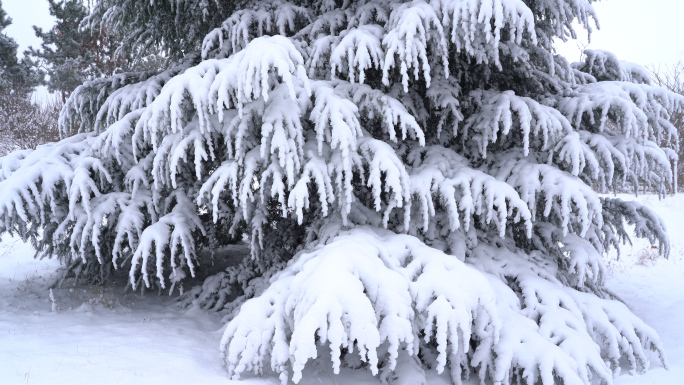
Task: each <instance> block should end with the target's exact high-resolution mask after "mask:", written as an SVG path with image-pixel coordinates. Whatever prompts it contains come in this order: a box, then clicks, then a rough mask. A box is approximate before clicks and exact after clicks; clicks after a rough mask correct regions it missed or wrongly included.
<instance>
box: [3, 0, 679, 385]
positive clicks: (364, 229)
mask: <svg viewBox="0 0 684 385" xmlns="http://www.w3.org/2000/svg"><path fill="white" fill-rule="evenodd" d="M119 3H121V4H119ZM138 3H140V4H142V3H144V4H148V3H147V2H137V3H136V2H123V1H118V0H107V1H103V2H101V3H99V5H97V6H96V7H97V8H96V10H95V12H94V16H92V17H91V20H90V22H91V23H93V24H94V25H95V24H98V23H102V25H105V26H108V27H109V28H111V29H112V30H116V29H117V28H119V29H120V31H132V30H136V31H137V29H136V28H138V29H140V31H142V32H140V34H139V35H135V39H138V40H135V41H139V44H143V43H145V44H147V43H149V42H151V43H154V44H156V43H158V44H160V45H161V46H162V47H161V48H162V49H167V50H168V51H169V52H172V53H174V54H179V53H182V52H184V54H185V58H184V59H183V60H178V62H177V64H176V65H175V66H171V67H169V68H168V69H167V70H165V71H163V72H161V73H158V74H155V73H136V74H121V75H116V76H115V77H113V78H112V79H106V80H98V81H93V82H89V83H86V84H84V85H83V86H81V87H80V88H79V89H77V90H76V91H74V93H73V94H72V96H71V97H70V99H69V100H68V101H67V103H66V105H65V107H64V110H63V115H62V117H61V125H62V127H61V129H62V132H63V133H67V132H71V130H73V129H78V130H79V131H80V133H79V134H78V135H76V136H72V137H69V138H66V139H64V140H62V141H61V142H58V143H54V144H50V145H45V146H41V147H39V148H38V149H36V150H35V151H24V152H16V153H12V154H10V155H8V156H6V157H4V158H1V159H0V167H1V171H2V172H1V173H0V230H2V231H10V232H18V233H19V234H21V235H23V236H24V237H25V238H26V239H30V240H31V241H33V242H34V244H35V245H36V247H37V249H38V250H39V252H40V253H41V254H42V255H44V256H55V257H57V258H59V259H60V260H61V261H62V262H63V264H64V266H65V269H64V272H65V274H64V278H65V279H68V278H72V277H73V278H75V279H79V278H84V279H87V280H91V281H103V280H106V279H107V277H108V276H109V275H110V274H111V273H112V271H113V269H126V270H127V271H128V272H129V274H130V284H131V285H132V286H133V287H134V288H135V287H156V288H159V289H161V288H165V289H168V290H169V291H170V292H173V291H174V290H175V288H178V287H180V285H181V284H182V283H183V282H184V281H185V279H186V278H187V277H188V276H192V275H195V274H196V272H197V271H198V269H201V268H202V265H201V264H200V260H199V259H198V252H199V251H200V250H201V249H203V248H214V247H217V245H220V244H221V243H222V242H227V241H226V240H227V239H228V238H231V235H232V237H234V236H235V234H241V233H243V232H244V234H246V236H247V237H248V238H249V241H250V245H251V255H250V257H249V258H247V259H246V260H244V261H243V262H242V263H240V264H238V265H235V266H231V267H229V268H228V269H227V270H226V271H225V272H222V273H220V274H218V275H215V276H212V277H210V278H208V279H207V280H206V281H205V282H204V284H203V285H201V286H198V287H196V288H195V289H191V290H189V291H185V293H184V296H183V299H184V302H185V303H188V304H190V303H192V304H194V305H195V306H201V307H203V308H207V309H214V310H217V311H222V312H225V313H226V314H227V315H228V318H229V322H228V326H227V329H226V331H225V334H224V337H223V339H222V341H221V344H220V346H221V351H222V361H223V363H224V364H225V366H226V368H227V369H228V372H229V375H230V376H231V377H234V378H237V377H239V376H240V375H241V374H242V373H245V372H252V373H257V374H262V373H270V372H275V373H276V374H278V375H279V376H280V378H281V380H282V382H283V383H287V382H288V381H289V380H290V379H291V380H293V381H295V382H297V381H298V380H299V379H300V378H301V377H302V375H303V373H302V370H303V368H304V366H305V365H306V363H307V362H308V361H309V360H311V359H315V358H316V357H318V356H319V353H321V352H322V351H324V350H327V353H325V354H322V353H321V356H328V355H329V357H330V360H331V361H332V362H331V363H330V364H331V366H332V367H333V369H334V370H335V371H338V370H339V368H340V367H341V366H343V365H348V366H353V367H365V368H367V369H368V370H369V371H370V372H372V373H373V374H376V373H377V374H378V375H379V376H380V378H381V380H382V381H385V382H389V383H393V382H397V381H398V383H401V382H402V381H408V380H407V379H409V378H410V379H411V380H410V381H411V382H412V383H424V382H425V381H424V380H425V369H426V368H434V369H436V370H437V371H439V372H441V371H443V370H445V369H448V371H449V373H450V375H451V378H452V380H453V382H454V383H460V382H461V380H462V379H463V378H466V377H468V376H469V375H470V374H471V373H475V374H476V375H477V376H478V377H480V378H481V379H482V380H483V381H487V380H491V381H492V383H494V384H509V383H511V382H514V381H515V380H516V379H517V380H519V381H521V382H523V383H527V384H536V383H538V382H539V381H541V383H543V384H546V385H550V384H553V383H556V382H560V383H565V384H589V383H590V381H591V380H592V378H598V379H600V380H602V381H603V382H606V383H610V382H611V381H612V378H613V376H614V375H615V374H616V373H617V372H619V369H620V364H621V362H625V363H627V365H628V366H629V368H630V371H633V372H641V371H644V370H646V369H647V368H648V367H649V364H650V359H649V357H650V356H649V354H648V353H647V351H648V350H651V351H654V352H656V353H657V355H658V356H659V357H660V360H661V362H662V364H663V365H666V361H665V357H664V354H663V351H662V348H661V345H660V342H659V340H658V336H657V334H656V333H655V332H654V331H653V330H652V329H651V328H650V327H648V326H647V325H645V324H644V323H643V322H642V321H641V320H639V318H637V317H636V316H635V315H634V314H632V313H631V312H630V311H629V309H627V307H626V306H625V305H623V304H622V303H621V302H619V301H618V300H616V299H615V298H614V296H613V295H612V294H611V292H610V291H609V290H607V289H606V287H605V276H606V267H605V264H604V262H603V259H602V254H603V253H605V252H607V251H608V250H609V249H610V248H611V247H617V246H618V245H619V243H620V242H621V241H625V240H627V239H628V234H627V232H626V226H627V225H633V226H634V228H635V229H636V234H635V235H636V236H638V237H645V238H647V239H649V240H650V241H651V242H652V243H654V244H658V247H659V250H660V251H661V252H664V253H665V255H666V254H667V252H668V251H669V243H668V239H667V234H666V230H665V227H664V225H663V223H662V221H661V220H660V219H659V218H658V217H657V216H655V215H654V214H653V213H652V212H651V211H650V210H649V209H648V208H646V207H644V206H641V205H639V204H638V203H633V202H624V201H621V200H619V199H611V198H600V197H599V196H598V195H597V192H610V191H614V190H615V189H616V188H619V187H620V186H622V185H623V184H624V183H630V184H632V185H633V186H634V188H635V189H636V188H638V187H639V186H649V187H650V188H652V189H655V190H656V191H657V192H658V193H659V194H664V193H665V191H666V188H667V187H668V186H670V185H672V182H673V181H672V173H671V171H670V161H671V159H673V157H676V156H675V155H674V154H675V150H676V149H677V141H678V138H677V134H676V130H675V129H674V127H673V126H672V124H671V123H670V122H669V118H670V116H671V114H673V113H674V112H676V111H680V110H681V108H682V105H683V103H684V98H682V97H680V96H677V95H675V94H672V93H670V92H667V91H665V90H663V89H660V88H656V87H653V86H651V85H649V84H648V83H649V82H648V81H647V80H648V79H646V78H644V77H643V76H642V75H643V71H641V70H639V68H637V67H636V66H632V65H629V66H628V65H626V64H624V63H622V62H620V61H617V60H616V59H615V58H614V56H613V55H611V54H608V53H605V52H593V53H588V54H587V61H586V62H585V63H583V64H575V65H571V64H570V63H568V62H567V61H566V60H565V59H564V58H563V57H560V56H557V55H555V54H554V48H553V38H554V37H559V38H561V39H567V38H569V37H572V36H574V33H575V32H574V30H573V27H572V24H571V23H572V22H573V21H579V23H580V24H581V25H583V26H584V27H585V28H588V29H589V28H590V25H589V22H590V20H591V19H595V18H596V16H595V14H594V11H593V9H592V7H591V5H590V1H588V0H560V1H523V0H493V1H484V0H482V1H481V0H473V1H460V0H413V1H399V0H370V1H361V0H358V1H355V0H349V1H343V2H336V1H318V2H308V1H292V2H287V1H280V0H278V1H258V0H253V1H244V2H239V6H238V7H237V8H238V9H237V10H235V12H234V13H232V14H231V15H230V16H229V17H228V18H227V19H225V21H223V23H222V24H220V25H215V26H214V27H215V29H213V30H211V31H210V32H208V34H207V35H206V37H205V39H204V41H203V43H202V45H201V47H200V46H199V45H197V46H196V47H195V48H196V49H197V52H196V53H192V52H190V51H188V49H189V48H188V47H189V46H188V44H190V43H189V42H191V41H192V38H193V36H195V35H190V36H189V40H186V41H183V42H179V43H178V44H181V45H183V46H182V47H180V48H179V46H175V47H174V46H169V45H173V44H174V39H173V38H169V39H162V40H159V39H158V35H159V34H163V33H164V32H163V31H165V30H166V29H165V28H172V27H173V26H170V25H169V24H168V23H167V21H168V20H166V21H164V20H162V21H159V24H151V25H150V31H151V32H150V35H149V41H148V40H145V36H147V35H145V33H144V31H143V30H142V29H144V28H145V27H146V26H147V25H148V24H146V23H147V22H148V21H149V20H148V19H146V18H145V16H144V15H142V16H139V15H135V14H132V13H131V12H133V11H134V10H138V8H135V6H134V5H135V4H138ZM177 3H178V4H179V5H178V7H177V8H173V7H172V8H171V9H170V10H169V9H168V8H163V7H168V4H167V2H150V3H149V5H144V6H143V5H140V4H138V5H139V6H140V7H142V8H140V9H139V10H149V9H154V8H155V7H162V8H163V9H161V10H160V12H162V13H163V12H166V13H169V12H170V13H172V14H173V13H174V12H175V15H176V19H177V22H178V23H187V24H189V25H183V27H182V28H179V30H183V31H186V30H192V31H193V33H197V31H200V30H202V28H205V27H206V25H205V24H206V23H207V21H208V20H209V21H211V20H213V18H215V16H216V15H215V14H213V13H211V12H210V11H211V9H210V8H211V7H214V6H215V5H214V2H205V1H202V0H186V1H184V2H177ZM203 4H204V5H206V7H205V8H204V9H205V11H206V12H205V14H206V15H207V17H206V18H202V17H201V16H200V14H202V13H201V12H200V13H199V14H198V13H196V12H195V13H192V12H190V11H189V10H195V11H196V10H197V9H198V7H199V8H200V9H202V6H203ZM207 4H210V5H207ZM217 4H218V3H217ZM236 4H237V3H236ZM118 5H120V6H118ZM98 15H100V16H98ZM138 16H139V17H138ZM98 17H100V19H98ZM199 19H201V21H199ZM98 20H99V21H98ZM141 20H142V21H141ZM192 23H196V28H194V29H193V28H190V27H192V25H193V24H192ZM129 24H130V25H129ZM177 33H178V31H175V32H174V33H170V35H169V36H171V37H173V36H176V35H174V34H177ZM129 43H131V42H130V41H129ZM142 48H144V47H142ZM142 48H141V49H142ZM226 234H228V236H227V235H226Z"/></svg>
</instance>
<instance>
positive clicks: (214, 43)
mask: <svg viewBox="0 0 684 385" xmlns="http://www.w3.org/2000/svg"><path fill="white" fill-rule="evenodd" d="M310 14H311V11H310V10H309V9H308V8H304V7H301V6H297V5H295V4H293V3H290V2H287V1H281V0H275V1H268V2H259V3H257V5H255V6H254V7H253V8H251V9H241V10H239V11H237V12H235V13H234V14H233V15H231V16H230V17H229V18H228V19H226V20H225V21H224V22H223V24H222V25H221V27H219V28H215V29H214V30H212V31H211V32H209V34H207V36H206V37H205V38H204V41H203V42H202V58H204V59H206V58H209V57H212V58H224V57H228V56H230V54H233V53H237V52H239V51H240V50H242V49H243V48H245V47H246V46H247V45H248V44H249V42H250V41H252V40H253V39H255V38H257V37H261V36H264V35H271V34H278V35H282V36H288V35H292V34H293V33H294V32H297V30H296V22H297V19H298V18H302V19H304V20H306V21H310Z"/></svg>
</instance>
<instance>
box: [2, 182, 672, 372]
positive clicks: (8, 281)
mask: <svg viewBox="0 0 684 385" xmlns="http://www.w3.org/2000/svg"><path fill="white" fill-rule="evenodd" d="M622 198H623V199H634V198H633V197H631V196H622ZM638 200H639V201H641V202H644V203H647V204H649V205H650V206H651V207H653V208H654V209H655V211H656V212H657V213H658V214H659V215H661V217H662V218H663V219H664V220H665V223H666V224H667V226H668V230H669V233H670V237H671V242H672V252H671V255H670V259H669V260H664V259H662V258H661V257H659V256H658V255H657V253H656V250H653V249H652V248H651V247H650V245H648V244H647V243H646V242H645V241H641V240H637V241H635V243H634V245H632V246H630V245H626V246H624V247H623V249H622V255H621V256H620V258H619V259H618V258H617V255H616V254H611V255H610V256H608V258H607V264H608V267H609V270H610V272H611V276H610V280H609V283H608V286H609V287H610V288H611V289H612V290H613V291H615V292H616V293H617V294H618V295H619V296H621V297H622V298H623V299H624V300H625V302H626V303H627V304H628V305H629V306H630V307H631V308H632V310H633V311H634V312H635V313H636V314H637V315H639V316H640V317H642V319H644V320H645V321H646V322H647V323H648V324H649V325H651V326H652V327H654V328H655V329H656V330H657V331H658V333H659V334H660V337H661V339H662V341H663V344H664V346H665V349H666V352H667V354H668V359H669V363H670V369H669V370H665V369H663V368H661V367H660V366H659V365H658V364H654V367H652V368H651V370H649V371H648V372H647V373H646V374H644V375H640V376H634V377H631V376H630V375H629V374H627V373H622V374H621V375H620V376H618V378H617V379H616V381H615V384H616V385H633V384H645V385H651V384H657V385H675V384H676V385H680V384H683V383H684V194H683V195H678V196H676V197H668V198H666V199H664V200H662V201H659V200H658V199H657V197H653V196H645V197H640V198H638ZM32 255H33V252H32V249H31V247H30V246H29V245H25V244H23V243H22V242H21V241H17V240H16V239H13V238H10V237H8V236H4V237H2V240H1V241H0V384H8V385H14V384H69V385H77V384H88V385H92V384H101V385H108V384H145V385H147V384H164V385H175V384H184V385H185V384H207V385H211V384H240V385H246V384H247V383H249V385H254V384H274V385H275V384H278V383H279V382H278V381H277V379H276V378H265V379H248V380H245V381H235V382H234V381H229V380H228V379H227V375H226V372H225V371H224V370H223V369H222V367H221V365H220V362H219V351H218V345H219V341H220V338H221V335H222V331H223V326H224V325H223V323H221V320H220V317H218V316H217V315H215V314H212V313H206V312H204V311H199V310H197V309H190V310H186V309H180V308H178V307H177V306H176V304H175V302H174V300H173V298H170V297H168V296H166V295H161V296H158V295H157V294H156V293H147V294H145V295H140V294H139V293H128V294H123V293H122V290H121V289H122V287H123V286H122V283H121V282H118V283H114V284H112V285H110V286H106V287H103V288H102V287H98V288H92V287H90V288H89V287H85V286H83V287H77V288H69V287H65V288H61V289H55V290H54V291H53V298H54V300H55V301H54V303H53V302H52V301H51V300H50V293H49V291H48V290H47V288H46V285H47V283H48V282H50V281H51V280H52V279H53V275H54V271H55V269H56V268H57V263H56V262H55V261H49V260H48V261H45V260H43V261H36V260H34V259H33V258H32ZM122 279H123V278H122ZM53 307H54V308H55V309H56V310H57V311H54V312H53V311H52V310H53ZM654 362H657V360H654ZM428 378H429V382H430V385H441V384H447V383H448V381H447V380H446V379H445V377H442V376H437V375H436V374H433V375H429V377H428ZM352 383H356V384H359V383H361V384H363V383H366V384H378V383H379V381H378V380H377V379H376V378H373V377H371V376H370V374H368V373H366V372H365V371H352V370H349V369H346V370H345V369H343V370H342V372H341V373H340V375H337V376H334V375H332V370H331V369H330V368H327V367H317V366H316V364H312V365H310V366H309V367H308V368H307V370H306V371H305V377H304V379H303V380H302V381H301V382H300V384H304V385H312V384H339V385H345V384H352Z"/></svg>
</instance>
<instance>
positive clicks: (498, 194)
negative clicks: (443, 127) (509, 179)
mask: <svg viewBox="0 0 684 385" xmlns="http://www.w3.org/2000/svg"><path fill="white" fill-rule="evenodd" d="M408 158H409V163H410V164H411V165H412V166H413V169H412V171H411V193H412V194H414V195H415V196H417V198H418V199H419V201H420V208H421V212H422V213H423V229H424V230H427V228H428V221H429V218H430V217H431V216H434V215H435V201H438V202H441V204H442V205H443V206H445V208H446V211H447V213H448V218H449V225H450V227H449V229H450V230H451V231H455V230H457V229H458V228H459V227H460V226H461V220H463V221H464V225H465V230H466V231H467V230H468V229H469V228H470V225H471V218H472V217H473V216H474V215H477V216H480V217H481V218H482V220H483V222H484V223H486V224H489V223H490V222H493V223H494V224H495V226H496V228H497V229H498V232H499V236H501V237H503V236H504V235H505V232H506V225H507V222H508V220H509V216H511V217H512V218H510V219H511V220H513V221H515V222H518V221H521V220H522V221H524V222H525V226H526V228H527V233H528V236H529V234H531V231H532V223H531V219H532V215H531V213H530V210H529V208H528V206H527V202H525V201H523V200H522V199H520V196H519V195H518V193H517V192H516V191H515V190H514V189H513V187H512V186H511V185H509V184H507V183H506V182H502V181H500V180H497V179H495V178H494V177H492V176H490V175H489V174H486V173H484V172H482V171H480V170H476V169H473V168H471V167H470V166H469V164H468V161H467V160H466V159H465V158H463V157H462V156H460V155H459V154H457V153H456V152H454V151H452V150H449V149H447V148H444V147H441V146H429V147H426V148H424V149H415V150H414V151H413V152H412V153H411V154H409V157H408ZM437 198H439V199H437ZM514 210H515V216H513V212H514Z"/></svg>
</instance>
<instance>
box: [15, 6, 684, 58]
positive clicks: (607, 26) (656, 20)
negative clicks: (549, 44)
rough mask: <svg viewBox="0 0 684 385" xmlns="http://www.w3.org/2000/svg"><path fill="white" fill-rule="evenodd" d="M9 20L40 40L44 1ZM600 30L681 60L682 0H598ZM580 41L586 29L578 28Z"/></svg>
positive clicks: (21, 36)
mask: <svg viewBox="0 0 684 385" xmlns="http://www.w3.org/2000/svg"><path fill="white" fill-rule="evenodd" d="M2 3H3V8H4V9H5V11H7V13H8V14H9V15H10V17H12V19H13V20H14V23H13V24H12V25H11V26H10V27H8V28H7V31H6V32H7V34H8V35H10V36H12V37H13V38H15V39H16V40H17V42H18V43H19V46H20V50H21V51H23V50H24V49H26V48H27V47H28V46H29V45H33V46H34V47H38V46H39V45H40V41H39V40H38V39H37V38H36V37H35V35H34V33H33V29H32V28H31V26H32V25H38V26H39V27H43V28H44V29H48V28H50V27H51V26H52V24H53V20H52V17H51V16H50V13H49V12H48V3H47V0H2ZM594 7H595V9H596V12H597V13H598V17H599V22H600V23H601V29H600V30H599V31H594V33H593V34H592V39H591V40H592V41H591V44H590V45H589V48H593V49H605V50H608V51H612V52H614V53H615V54H617V55H618V57H619V58H620V59H622V60H627V61H631V62H635V63H639V64H642V65H648V64H658V63H664V64H673V63H675V62H677V61H678V60H680V59H681V60H684V1H682V0H604V1H602V2H600V3H596V4H595V5H594ZM578 32H579V35H580V37H581V40H583V41H585V42H586V33H585V32H584V31H583V30H582V31H578ZM576 44H577V42H576V41H571V42H570V43H567V44H564V45H562V46H559V51H560V53H561V54H563V55H565V56H566V57H567V58H568V59H569V60H570V61H576V60H578V59H579V51H578V49H577V48H576Z"/></svg>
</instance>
